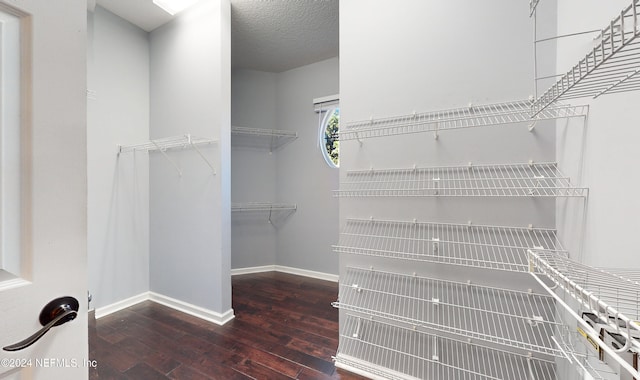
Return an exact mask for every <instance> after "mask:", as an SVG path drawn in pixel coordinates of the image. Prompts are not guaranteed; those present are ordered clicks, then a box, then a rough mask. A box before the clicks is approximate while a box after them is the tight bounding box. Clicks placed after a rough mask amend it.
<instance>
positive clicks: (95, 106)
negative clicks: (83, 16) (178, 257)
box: [87, 7, 149, 308]
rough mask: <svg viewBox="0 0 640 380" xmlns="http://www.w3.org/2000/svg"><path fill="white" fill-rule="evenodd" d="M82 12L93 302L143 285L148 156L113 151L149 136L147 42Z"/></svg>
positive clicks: (129, 28)
mask: <svg viewBox="0 0 640 380" xmlns="http://www.w3.org/2000/svg"><path fill="white" fill-rule="evenodd" d="M88 17H89V51H88V90H89V96H88V101H87V107H88V122H87V161H88V168H87V170H88V210H87V213H88V266H89V290H90V292H92V294H93V301H92V303H91V306H92V307H95V308H99V307H102V306H106V305H109V304H112V303H114V302H117V301H120V300H123V299H126V298H129V297H132V296H134V295H137V294H140V293H142V292H146V291H148V290H149V174H148V171H149V164H148V159H147V155H146V153H142V154H140V153H138V154H133V153H126V154H123V155H121V156H118V155H117V154H116V153H117V148H116V147H117V145H118V144H137V143H141V142H144V141H147V140H148V138H149V42H148V35H147V33H146V32H144V31H142V30H141V29H139V28H137V27H135V26H133V25H131V24H130V23H128V22H126V21H124V20H123V19H121V18H119V17H117V16H115V15H114V14H112V13H110V12H108V11H106V10H104V9H103V8H101V7H97V8H96V10H95V13H89V15H88Z"/></svg>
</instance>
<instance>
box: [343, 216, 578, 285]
mask: <svg viewBox="0 0 640 380" xmlns="http://www.w3.org/2000/svg"><path fill="white" fill-rule="evenodd" d="M528 249H537V250H541V251H548V252H550V253H553V254H556V255H562V256H563V257H568V253H567V251H566V250H564V248H563V247H562V245H561V244H560V241H559V240H558V238H557V237H556V231H555V230H554V229H547V228H538V227H533V226H529V227H505V226H488V225H474V224H472V223H471V222H469V223H467V224H453V223H430V222H418V221H417V220H413V221H392V220H378V219H373V218H370V219H354V218H350V219H347V220H346V223H345V225H344V226H343V228H342V229H341V232H340V238H339V241H338V244H337V245H334V246H333V250H334V251H335V252H337V253H346V254H356V255H365V256H378V257H387V258H392V259H404V260H413V261H425V262H431V263H441V264H449V265H457V266H466V267H476V268H484V269H493V270H503V271H513V272H523V273H526V272H528V271H529V261H528V257H527V250H528Z"/></svg>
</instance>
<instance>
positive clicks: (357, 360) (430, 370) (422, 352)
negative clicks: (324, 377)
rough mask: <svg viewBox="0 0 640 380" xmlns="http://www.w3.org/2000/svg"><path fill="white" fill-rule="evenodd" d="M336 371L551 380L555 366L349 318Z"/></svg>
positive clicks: (449, 379)
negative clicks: (340, 369)
mask: <svg viewBox="0 0 640 380" xmlns="http://www.w3.org/2000/svg"><path fill="white" fill-rule="evenodd" d="M335 361H336V366H337V367H340V368H344V369H347V370H351V371H354V370H355V372H359V373H361V374H363V375H366V376H368V377H371V378H382V379H403V380H407V379H438V380H498V379H505V380H506V379H510V380H511V379H522V380H547V379H548V380H552V379H554V380H555V379H556V378H557V374H556V369H555V365H554V363H553V362H550V361H544V360H540V359H536V358H531V357H527V356H524V355H518V354H515V353H511V352H506V351H501V350H496V349H491V348H487V347H482V346H480V345H475V344H470V343H466V342H458V341H455V340H451V339H447V338H443V337H439V336H437V335H432V334H429V333H426V332H424V331H420V330H418V329H411V328H405V327H402V326H398V325H391V324H388V323H385V322H383V321H378V320H373V319H364V318H360V317H357V316H355V315H351V314H347V315H346V318H345V322H344V323H343V324H342V326H341V333H340V348H339V351H338V353H337V355H336V357H335ZM373 363H375V364H373Z"/></svg>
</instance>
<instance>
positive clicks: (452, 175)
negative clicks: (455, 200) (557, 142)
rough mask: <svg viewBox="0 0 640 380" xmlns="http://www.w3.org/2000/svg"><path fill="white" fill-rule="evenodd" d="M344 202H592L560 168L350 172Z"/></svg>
mask: <svg viewBox="0 0 640 380" xmlns="http://www.w3.org/2000/svg"><path fill="white" fill-rule="evenodd" d="M340 186H341V187H340V189H339V190H335V191H334V195H336V196H338V197H586V196H587V194H588V189H587V188H583V187H573V186H572V184H571V181H570V179H569V178H568V177H566V176H564V175H563V174H562V173H561V172H560V170H559V169H558V167H557V164H556V163H533V162H529V163H525V164H495V165H473V164H471V163H470V164H468V165H465V166H439V167H424V168H419V167H416V166H414V167H413V168H408V169H373V168H372V169H369V170H351V171H347V174H346V179H345V180H344V181H341V185H340Z"/></svg>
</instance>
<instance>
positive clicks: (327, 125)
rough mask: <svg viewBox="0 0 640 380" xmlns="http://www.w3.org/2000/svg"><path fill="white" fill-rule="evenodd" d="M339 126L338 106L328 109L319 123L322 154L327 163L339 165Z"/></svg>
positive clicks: (334, 166)
mask: <svg viewBox="0 0 640 380" xmlns="http://www.w3.org/2000/svg"><path fill="white" fill-rule="evenodd" d="M339 128H340V108H338V107H335V108H331V109H329V110H328V111H327V112H326V113H325V115H324V118H323V119H322V123H320V131H319V133H320V138H321V147H320V148H321V150H322V155H323V157H324V159H325V161H326V162H327V165H329V166H331V167H333V168H337V167H340V140H339V137H338V130H339Z"/></svg>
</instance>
